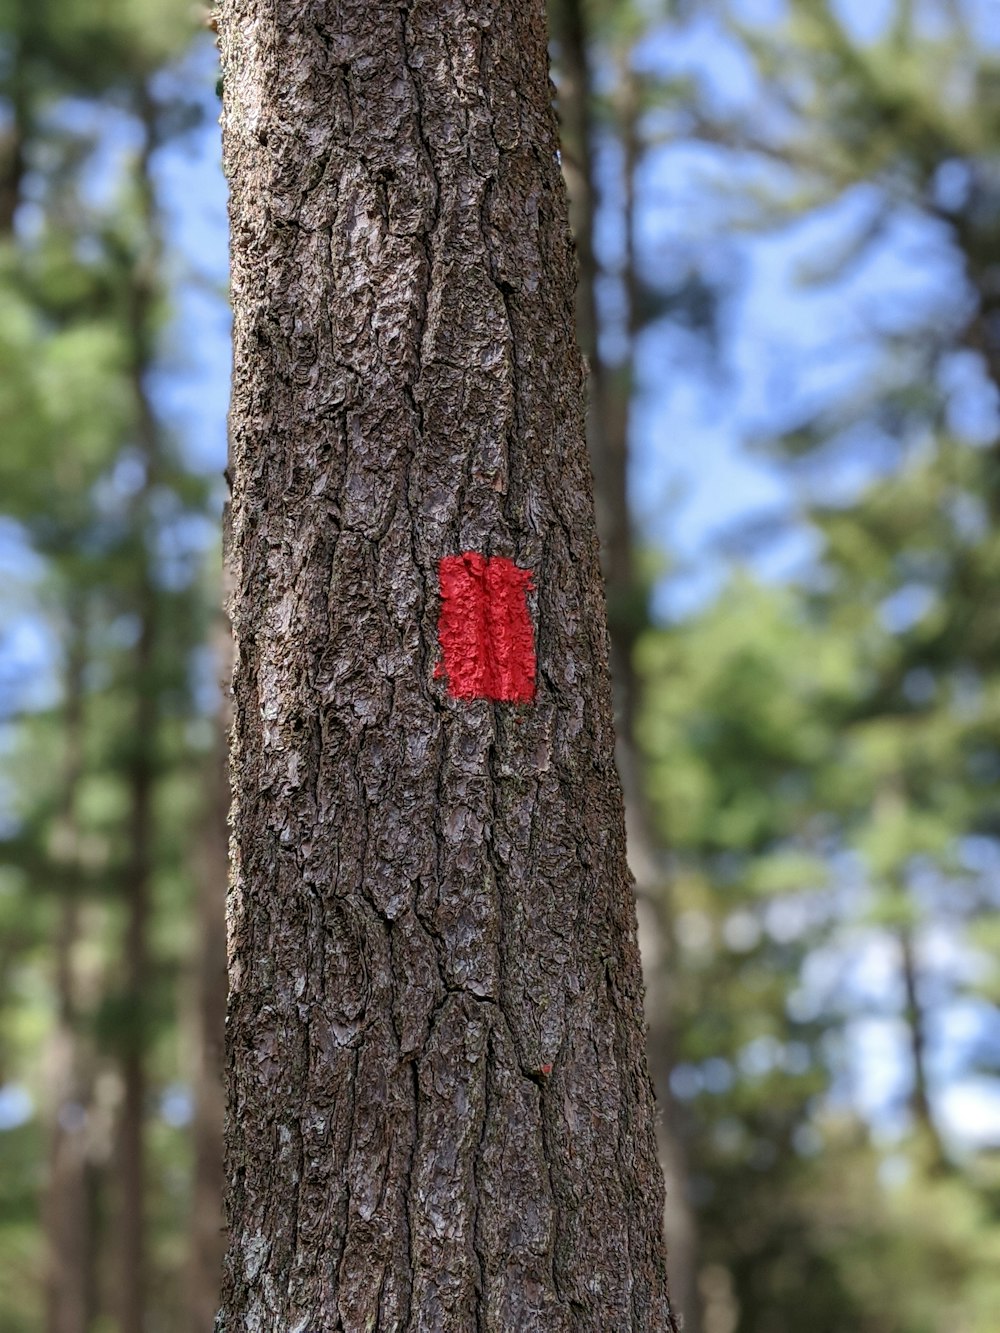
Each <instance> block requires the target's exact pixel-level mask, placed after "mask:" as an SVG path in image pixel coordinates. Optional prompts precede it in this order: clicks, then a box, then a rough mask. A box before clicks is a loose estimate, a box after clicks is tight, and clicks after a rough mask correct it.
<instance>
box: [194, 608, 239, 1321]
mask: <svg viewBox="0 0 1000 1333" xmlns="http://www.w3.org/2000/svg"><path fill="white" fill-rule="evenodd" d="M220 620H221V617H220ZM215 637H216V640H217V646H216V655H217V660H218V664H219V668H220V672H219V674H220V677H224V680H225V684H224V686H223V690H222V703H221V705H220V708H219V716H218V718H217V719H216V736H217V746H216V749H215V751H214V752H213V755H212V760H211V765H210V772H209V773H208V775H207V781H206V788H207V790H206V796H207V806H206V811H205V820H204V824H203V827H202V829H201V837H200V847H199V856H198V864H197V866H196V870H195V874H196V885H197V895H198V897H197V905H196V906H197V917H198V941H197V978H196V986H195V997H196V1023H197V1034H196V1040H195V1042H194V1048H195V1059H196V1064H195V1070H194V1125H193V1137H194V1187H193V1197H192V1219H191V1262H190V1284H189V1311H190V1329H191V1333H209V1330H210V1329H211V1328H212V1325H213V1321H214V1319H215V1315H216V1311H217V1310H218V1308H219V1286H220V1283H221V1280H222V1259H223V1254H224V1251H225V1233H224V1229H223V1219H222V1192H223V1186H224V1183H225V1176H224V1173H223V1169H222V1125H223V1114H224V1098H223V1090H222V1078H223V1063H224V1062H223V1040H224V1035H225V1019H226V926H225V905H226V878H227V875H228V862H229V835H228V829H227V826H226V821H227V818H228V814H229V779H228V776H227V765H226V754H225V750H226V733H227V731H228V728H229V724H230V720H231V718H230V714H231V706H230V698H229V681H230V677H231V675H232V650H231V641H230V636H229V627H228V625H226V624H225V623H222V624H221V626H220V631H219V633H218V634H217V635H216V636H215Z"/></svg>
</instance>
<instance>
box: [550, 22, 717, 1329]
mask: <svg viewBox="0 0 1000 1333" xmlns="http://www.w3.org/2000/svg"><path fill="white" fill-rule="evenodd" d="M555 14H556V16H557V31H558V35H559V41H560V74H561V79H560V91H559V111H560V119H561V122H562V129H563V142H564V152H563V168H564V172H565V174H566V177H567V184H568V185H569V191H570V201H571V217H572V220H573V231H574V235H575V236H576V243H577V251H578V254H579V257H580V282H579V287H578V291H577V332H578V336H579V338H580V343H581V346H582V348H583V351H584V354H585V356H586V357H587V360H588V363H589V366H590V379H589V389H590V410H589V413H588V418H587V434H588V441H589V445H590V457H591V463H592V465H593V469H594V481H595V488H596V491H597V517H598V531H599V535H600V538H601V564H602V567H603V570H604V578H605V582H606V584H607V587H608V597H609V602H610V611H611V616H610V629H611V676H612V682H613V685H614V699H615V724H616V729H617V733H618V742H617V748H616V755H617V760H618V769H619V772H620V774H621V777H622V786H623V789H624V795H625V824H626V830H627V839H626V841H627V846H628V859H629V866H630V868H631V870H632V873H633V875H634V877H635V881H636V889H637V892H638V895H639V897H640V905H641V910H640V935H639V938H640V943H641V945H642V955H643V964H644V971H645V975H646V979H647V985H648V991H647V996H646V1013H647V1015H648V1017H649V1038H648V1045H649V1053H650V1070H651V1073H652V1075H653V1081H654V1085H655V1088H656V1095H657V1100H658V1101H659V1103H660V1105H661V1106H662V1107H663V1114H662V1115H661V1117H660V1119H659V1123H658V1126H657V1129H658V1139H659V1145H660V1161H661V1163H662V1165H663V1169H664V1175H665V1177H666V1186H667V1209H666V1217H665V1229H666V1237H667V1269H668V1273H669V1276H670V1290H671V1293H672V1295H673V1304H674V1308H675V1310H676V1311H677V1312H678V1314H680V1315H683V1320H684V1330H685V1333H701V1327H702V1318H701V1296H700V1293H699V1289H698V1268H699V1260H698V1252H699V1245H698V1223H697V1218H696V1216H695V1211H694V1207H693V1205H692V1203H691V1199H690V1192H689V1191H690V1167H689V1162H688V1152H687V1142H686V1139H685V1135H684V1132H683V1124H682V1114H681V1108H679V1107H678V1106H676V1105H674V1104H673V1099H672V1094H671V1091H670V1074H671V1071H672V1069H673V1066H674V1050H675V1046H676V1041H675V1036H674V1019H673V1008H674V1005H673V999H672V986H671V979H670V963H671V957H670V955H671V942H672V939H673V930H672V910H671V894H670V886H669V884H668V882H667V876H666V874H665V873H664V870H663V863H664V859H665V857H664V849H663V847H662V846H661V845H660V844H659V840H658V837H657V834H656V831H655V829H654V827H653V821H652V819H651V817H650V814H649V810H648V807H647V803H646V798H645V784H644V781H643V772H642V762H641V758H640V754H639V748H638V746H637V744H636V734H635V728H636V715H637V710H638V706H639V695H640V688H641V687H640V682H639V680H638V678H637V676H636V672H635V666H634V662H633V651H634V648H635V641H636V638H637V637H638V635H639V633H640V632H641V630H642V629H643V628H644V627H645V624H646V622H647V619H648V608H647V606H646V600H645V590H644V589H643V587H642V586H641V584H640V582H639V580H638V579H637V578H636V561H635V531H634V525H633V523H632V517H631V512H630V508H629V502H628V462H629V440H630V428H631V406H632V389H633V383H634V363H635V353H636V343H637V340H638V336H639V333H640V330H641V324H640V320H639V301H638V287H639V283H638V274H637V270H636V257H635V179H636V174H637V170H638V166H639V157H640V141H639V127H638V120H639V113H640V97H639V92H640V89H639V84H638V79H637V76H636V74H635V72H634V71H633V70H632V68H631V64H630V60H629V55H630V53H629V52H628V51H627V50H626V52H625V53H624V54H623V55H622V56H621V57H620V59H619V61H618V65H619V69H618V77H617V89H618V91H617V96H616V98H615V99H614V112H615V114H616V121H617V131H618V135H619V140H620V144H621V151H622V176H621V188H620V192H619V198H620V204H621V213H622V219H621V220H622V224H623V226H622V230H623V233H624V242H625V244H624V252H625V253H624V262H623V266H622V273H621V280H622V294H623V296H624V298H625V308H626V333H627V339H628V344H627V354H628V361H627V364H626V366H625V367H624V369H623V371H622V372H621V373H619V374H618V375H617V376H616V375H615V374H614V372H613V370H612V368H611V367H610V366H608V365H607V363H606V362H605V359H604V357H603V355H602V353H601V348H600V339H599V336H598V333H599V323H600V321H599V315H598V305H597V283H598V278H599V274H600V266H599V263H598V260H597V254H596V248H595V244H594V230H595V215H596V212H597V201H598V198H599V194H600V192H599V190H598V187H597V173H596V166H595V162H596V156H597V154H596V152H595V144H594V139H595V133H594V123H593V122H594V117H593V112H592V107H593V102H594V92H593V80H592V78H591V73H590V36H589V31H588V25H587V15H586V7H585V5H584V3H583V0H559V3H558V4H557V5H556V6H555Z"/></svg>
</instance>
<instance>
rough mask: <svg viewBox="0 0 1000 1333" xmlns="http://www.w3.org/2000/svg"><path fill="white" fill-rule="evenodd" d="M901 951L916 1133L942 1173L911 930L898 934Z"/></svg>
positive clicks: (942, 1150) (944, 1156) (944, 1160)
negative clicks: (928, 1077) (928, 1076)
mask: <svg viewBox="0 0 1000 1333" xmlns="http://www.w3.org/2000/svg"><path fill="white" fill-rule="evenodd" d="M899 952H900V961H901V963H902V971H903V989H904V993H905V995H906V1007H905V1011H904V1012H905V1018H906V1026H907V1032H908V1034H909V1045H910V1058H911V1064H912V1077H913V1082H912V1086H911V1091H910V1111H911V1113H912V1115H913V1120H914V1124H915V1126H916V1129H917V1133H918V1135H919V1136H920V1138H921V1139H922V1140H923V1141H924V1143H925V1144H926V1146H927V1150H928V1152H929V1155H930V1162H929V1165H930V1166H931V1167H932V1169H935V1170H942V1169H943V1168H944V1167H945V1166H946V1165H947V1161H948V1154H947V1153H946V1152H945V1148H944V1144H943V1143H942V1142H941V1135H940V1134H939V1132H938V1127H937V1122H936V1121H935V1119H934V1113H933V1111H932V1109H931V1100H930V1093H929V1091H928V1081H927V1032H926V1020H925V1017H924V1010H923V1006H922V1004H921V1002H920V986H919V983H918V980H917V958H916V952H915V949H914V943H913V930H912V927H909V926H906V927H904V928H902V929H901V930H900V932H899Z"/></svg>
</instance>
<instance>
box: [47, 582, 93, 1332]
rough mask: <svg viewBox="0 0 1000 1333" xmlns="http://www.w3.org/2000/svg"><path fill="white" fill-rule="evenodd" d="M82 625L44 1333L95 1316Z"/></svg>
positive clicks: (74, 637)
mask: <svg viewBox="0 0 1000 1333" xmlns="http://www.w3.org/2000/svg"><path fill="white" fill-rule="evenodd" d="M86 632H87V626H86V619H85V616H84V614H83V611H82V609H81V607H80V605H79V604H77V605H76V606H75V607H73V608H71V610H70V614H69V640H68V644H67V653H66V682H65V704H64V730H65V738H66V750H65V759H64V767H63V776H62V793H61V799H60V811H59V821H58V824H57V828H56V836H55V839H54V842H55V846H54V847H53V852H54V855H55V858H56V860H57V863H58V865H59V869H60V872H61V875H60V878H61V880H62V882H61V884H60V889H61V901H60V904H59V924H58V926H57V928H56V937H55V962H56V978H55V994H56V1006H57V1007H56V1021H55V1028H54V1031H53V1033H52V1038H51V1041H50V1043H49V1050H48V1059H47V1061H46V1063H47V1066H48V1076H49V1098H48V1100H49V1105H50V1106H51V1108H52V1119H51V1124H50V1126H49V1141H48V1178H47V1180H46V1189H45V1203H44V1210H43V1224H44V1227H45V1239H46V1251H47V1253H46V1260H47V1275H46V1279H47V1280H46V1317H45V1327H46V1329H47V1333H87V1329H88V1327H89V1326H90V1321H91V1319H92V1317H93V1312H94V1276H95V1275H94V1253H93V1244H92V1234H91V1225H90V1223H91V1215H90V1214H91V1163H90V1157H89V1151H88V1144H89V1137H90V1133H91V1126H90V1123H89V1121H90V1116H91V1114H92V1108H91V1106H90V1100H91V1096H90V1073H89V1071H88V1069H87V1067H86V1066H87V1061H86V1058H85V1054H84V1051H83V1050H82V1049H81V1037H80V1015H79V996H78V990H79V986H78V979H77V962H76V950H77V946H78V944H79V938H80V909H81V902H80V849H79V823H78V813H77V806H78V799H79V788H80V780H81V778H82V776H83V724H84V670H85V668H86V664H87V641H86Z"/></svg>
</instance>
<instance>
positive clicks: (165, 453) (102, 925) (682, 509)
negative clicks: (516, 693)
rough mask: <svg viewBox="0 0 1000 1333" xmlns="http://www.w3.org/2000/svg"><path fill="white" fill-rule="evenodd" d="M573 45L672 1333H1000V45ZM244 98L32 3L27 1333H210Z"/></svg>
mask: <svg viewBox="0 0 1000 1333" xmlns="http://www.w3.org/2000/svg"><path fill="white" fill-rule="evenodd" d="M551 11H552V13H551V17H552V30H553V46H552V52H553V70H554V75H555V80H556V84H557V94H558V102H559V108H560V115H561V119H562V125H563V139H564V153H563V160H564V166H565V170H566V177H567V183H568V185H569V188H570V193H571V198H572V202H573V210H574V218H573V220H574V226H575V229H576V232H577V238H578V250H579V255H580V269H581V288H580V300H579V310H578V322H579V332H580V338H581V343H582V345H583V347H584V349H585V351H586V353H587V356H588V359H589V361H590V363H591V396H592V404H591V415H590V424H589V430H590V436H591V441H590V442H591V450H592V457H593V460H594V469H595V476H596V480H597V484H598V508H599V518H600V522H601V526H602V534H603V544H604V558H605V571H606V575H607V580H608V595H609V609H610V613H611V624H612V637H613V645H612V649H613V662H614V668H615V677H616V689H617V704H618V723H619V733H620V754H619V759H620V764H621V767H622V771H623V776H624V779H625V786H626V794H627V802H628V821H629V835H630V845H631V856H632V861H633V868H634V871H635V875H636V881H637V895H638V901H639V910H640V924H641V929H642V942H643V947H644V952H645V958H646V969H647V981H648V996H647V1001H648V1013H649V1020H650V1042H651V1059H652V1065H653V1069H654V1073H655V1076H656V1079H657V1084H658V1089H659V1094H660V1098H661V1103H662V1106H663V1124H662V1134H661V1146H662V1149H663V1154H664V1162H665V1167H666V1170H667V1175H668V1181H669V1184H670V1192H671V1199H670V1202H669V1204H668V1234H669V1236H670V1240H671V1270H672V1277H673V1283H674V1289H675V1297H676V1298H677V1301H678V1304H679V1305H680V1306H681V1308H682V1309H683V1310H684V1311H685V1314H686V1319H687V1324H686V1327H687V1329H688V1333H692V1331H693V1333H801V1331H802V1330H805V1329H808V1330H810V1333H813V1331H815V1333H848V1330H850V1333H857V1331H860V1333H995V1330H996V1327H997V1320H998V1315H997V1312H998V1311H1000V1023H998V1015H997V1006H998V1004H1000V969H998V963H997V958H998V946H1000V917H998V912H997V909H998V906H1000V817H998V809H1000V805H998V794H1000V669H998V658H1000V609H998V607H1000V602H998V600H997V596H996V588H997V586H998V582H1000V532H998V523H997V519H998V517H1000V410H998V404H1000V20H998V17H997V15H996V12H995V11H992V10H991V9H990V7H989V6H988V5H985V4H977V3H974V0H921V2H920V3H909V2H908V0H886V3H885V4H882V5H878V6H871V5H865V4H862V3H860V0H841V3H837V4H833V3H831V2H830V0H729V2H727V3H711V2H710V0H705V2H704V3H690V4H687V5H668V4H667V3H665V0H630V3H617V2H616V3H614V4H612V3H611V0H552V4H551ZM215 63H216V62H215V54H214V50H213V48H212V44H211V36H210V34H207V33H205V31H204V29H203V23H202V19H201V16H200V15H198V14H195V13H193V12H191V11H190V10H189V8H188V6H187V4H186V3H181V0H107V2H106V3H104V4H102V5H100V6H94V5H93V4H90V3H85V2H84V0H71V2H68V0H60V3H59V4H58V5H56V4H55V3H54V0H33V3H30V4H29V3H27V0H7V3H5V4H3V5H0V312H2V319H0V362H2V368H3V375H2V379H0V566H2V570H3V579H2V580H0V608H2V611H0V615H2V626H0V764H2V769H0V1328H2V1329H3V1330H4V1331H5V1333H6V1331H7V1330H10V1331H11V1333H29V1331H30V1333H37V1331H38V1330H43V1329H44V1330H46V1331H47V1333H112V1331H113V1330H114V1331H118V1333H138V1330H139V1329H144V1330H146V1331H147V1333H150V1331H155V1333H159V1330H163V1331H164V1333H168V1331H169V1333H173V1331H174V1330H181V1329H184V1330H192V1333H193V1331H194V1330H208V1329H209V1328H210V1327H211V1321H212V1307H213V1303H214V1285H215V1273H216V1271H217V1264H218V1257H219V1253H220V1250H221V1232H220V1227H221V1222H220V1218H219V1212H218V1197H219V1183H220V1173H221V1167H220V1164H219V1116H220V1092H219V1080H218V1067H219V1037H220V1031H221V1010H222V1005H223V995H224V982H223V975H222V953H223V942H222V937H221V928H222V900H223V895H224V883H225V866H224V862H225V829H224V814H223V812H224V808H225V804H226V795H225V786H224V781H223V780H222V776H221V775H222V765H221V742H220V734H221V726H222V724H223V719H224V711H225V700H224V695H223V694H222V692H221V691H220V690H219V688H218V686H217V680H218V679H219V678H220V677H221V676H224V675H225V670H226V668H225V665H224V652H223V651H222V649H221V646H220V644H221V641H222V640H224V638H225V635H224V633H221V632H220V628H219V619H218V613H217V609H216V608H217V607H218V604H219V601H220V594H219V590H218V584H219V558H218V554H217V548H218V515H219V510H220V506H221V490H222V487H221V482H220V474H221V470H222V467H223V463H224V453H225V442H224V431H223V425H222V419H221V411H220V408H221V404H222V402H223V400H224V392H225V385H224V378H225V374H224V366H225V362H226V350H225V314H224V305H223V300H224V294H223V291H222V288H221V284H220V278H221V275H222V274H223V273H224V268H225V234H224V228H223V227H222V225H221V220H220V218H219V217H218V216H215V215H212V214H211V210H210V209H209V210H208V211H207V212H206V211H205V210H204V209H201V210H200V209H199V207H198V206H197V205H198V198H197V196H200V195H204V196H205V197H209V196H211V197H212V198H217V197H218V195H219V194H220V193H221V188H222V187H221V184H220V180H219V174H218V167H217V166H216V165H215V163H216V160H217V128H216V126H215V124H214V121H215V117H216V114H217V113H216V106H217V103H216V101H215V97H214V92H213V86H214V83H215V80H216V79H217V77H218V72H217V69H216V68H215ZM213 192H214V193H213ZM205 349H207V351H206V350H205ZM200 361H204V364H199V362H200Z"/></svg>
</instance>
